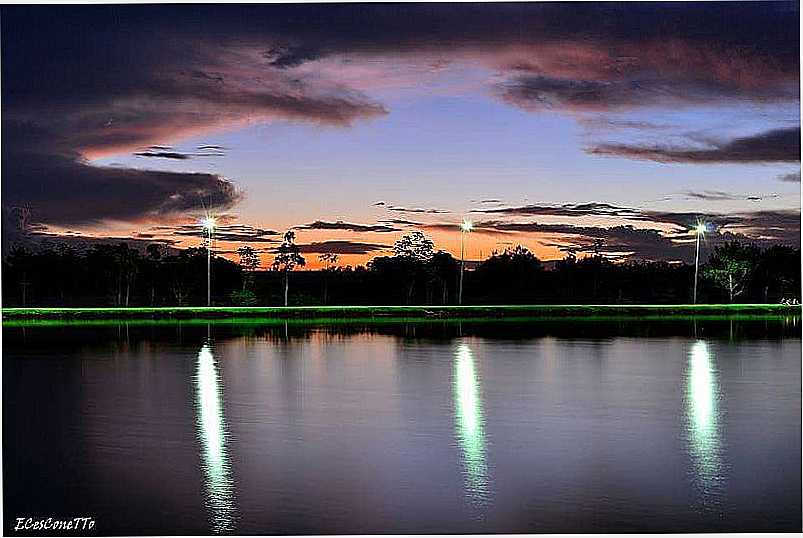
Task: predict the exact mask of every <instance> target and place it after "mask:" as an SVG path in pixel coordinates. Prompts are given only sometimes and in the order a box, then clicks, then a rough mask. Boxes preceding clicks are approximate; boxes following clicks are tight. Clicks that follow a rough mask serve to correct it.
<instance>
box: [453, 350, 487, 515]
mask: <svg viewBox="0 0 803 538" xmlns="http://www.w3.org/2000/svg"><path fill="white" fill-rule="evenodd" d="M453 390H454V399H455V427H456V435H457V440H458V443H459V444H460V449H461V452H462V457H463V461H462V464H463V473H464V477H465V484H466V496H467V498H468V499H469V501H470V502H471V503H472V504H475V505H479V506H482V505H484V504H485V503H486V502H487V501H488V485H489V480H488V465H487V463H486V457H485V415H484V413H483V409H482V398H481V395H480V384H479V380H478V378H477V373H476V370H475V366H474V356H473V354H472V352H471V348H469V347H468V345H466V344H464V343H463V344H460V345H458V346H457V349H456V350H455V363H454V381H453Z"/></svg>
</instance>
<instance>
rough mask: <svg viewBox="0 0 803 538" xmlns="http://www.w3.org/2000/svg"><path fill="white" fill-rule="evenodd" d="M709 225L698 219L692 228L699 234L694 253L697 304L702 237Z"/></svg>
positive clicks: (695, 297) (695, 233)
mask: <svg viewBox="0 0 803 538" xmlns="http://www.w3.org/2000/svg"><path fill="white" fill-rule="evenodd" d="M707 226H708V225H707V224H706V223H705V222H703V221H697V226H695V227H694V229H693V230H692V231H693V233H694V235H696V236H697V241H696V243H697V246H696V248H695V253H694V304H697V274H698V273H699V271H700V238H701V237H702V236H704V235H705V232H706V231H707Z"/></svg>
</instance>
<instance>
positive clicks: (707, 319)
mask: <svg viewBox="0 0 803 538" xmlns="http://www.w3.org/2000/svg"><path fill="white" fill-rule="evenodd" d="M199 321H200V320H172V321H168V320H151V321H139V320H138V321H134V320H132V321H130V322H119V321H111V322H98V323H92V322H82V323H81V324H75V325H70V326H69V331H70V339H69V341H64V342H61V343H60V344H59V346H58V347H59V350H60V351H65V352H69V351H70V350H80V349H84V348H88V349H92V348H96V347H104V348H108V346H109V345H110V343H111V344H113V345H114V344H116V345H118V346H119V347H120V349H124V346H125V345H130V346H132V347H133V346H136V345H139V344H140V343H141V342H152V343H156V342H170V343H175V342H182V341H188V342H189V341H194V342H197V341H198V340H199V339H203V338H205V337H206V332H207V331H206V328H207V325H208V324H209V325H211V326H213V327H214V330H215V339H216V340H217V341H218V342H223V341H226V340H230V339H235V338H243V337H244V338H246V339H258V340H265V341H268V342H275V343H279V342H282V341H284V342H288V341H289V342H292V341H293V340H295V339H310V338H314V339H320V340H321V341H324V340H326V339H337V338H343V339H345V338H349V337H352V336H354V335H382V336H396V337H401V338H404V339H411V340H423V339H439V340H459V339H461V338H462V337H482V338H488V339H496V338H503V339H505V340H533V339H537V338H543V337H549V336H554V337H557V338H566V339H575V338H577V337H578V336H582V338H583V339H585V340H587V341H591V342H593V341H597V340H598V341H605V340H608V339H610V338H613V337H617V336H627V337H669V336H680V337H694V338H697V337H699V338H717V337H730V335H731V333H732V334H733V338H734V339H735V340H738V339H751V338H756V337H758V338H762V339H767V338H769V339H782V338H788V337H799V336H800V316H789V315H786V316H780V315H778V316H696V317H680V316H679V317H665V318H661V319H655V320H653V319H649V320H645V319H641V318H638V317H634V316H629V317H624V318H619V319H617V318H586V319H532V320H515V319H514V320H506V319H500V320H487V319H486V320H476V319H463V320H457V319H449V320H446V319H440V320H434V319H433V320H420V321H410V320H404V319H402V320H394V319H382V318H375V319H373V320H370V321H368V320H348V319H343V320H336V321H321V320H318V321H305V320H287V321H285V320H265V319H245V320H237V319H234V320H213V321H208V320H204V321H203V322H200V323H199ZM3 330H4V333H3V336H5V337H6V338H8V339H9V342H12V343H14V342H16V341H17V340H20V341H21V340H22V332H23V326H15V325H14V324H13V323H10V324H8V325H6V324H4V326H3ZM24 330H25V333H26V337H27V341H28V342H27V343H28V345H29V346H31V347H30V349H31V350H34V349H46V348H48V347H49V346H50V344H49V342H50V341H51V340H52V336H51V335H53V334H54V333H56V332H58V331H61V330H63V328H62V329H60V328H59V326H58V325H55V326H48V325H37V324H36V323H28V324H25V325H24ZM65 346H66V347H65Z"/></svg>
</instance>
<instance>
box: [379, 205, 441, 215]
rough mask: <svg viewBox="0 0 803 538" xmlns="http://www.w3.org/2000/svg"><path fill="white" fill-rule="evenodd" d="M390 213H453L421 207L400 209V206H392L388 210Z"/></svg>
mask: <svg viewBox="0 0 803 538" xmlns="http://www.w3.org/2000/svg"><path fill="white" fill-rule="evenodd" d="M387 209H388V211H394V212H396V213H431V214H438V213H451V211H448V210H446V209H436V208H430V209H423V208H420V207H398V206H390V207H388V208H387Z"/></svg>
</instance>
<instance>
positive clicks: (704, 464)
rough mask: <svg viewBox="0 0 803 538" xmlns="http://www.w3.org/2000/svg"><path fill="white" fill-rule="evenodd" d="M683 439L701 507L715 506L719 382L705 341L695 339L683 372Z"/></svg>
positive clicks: (719, 446)
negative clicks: (686, 445) (684, 397)
mask: <svg viewBox="0 0 803 538" xmlns="http://www.w3.org/2000/svg"><path fill="white" fill-rule="evenodd" d="M686 382H687V388H686V400H687V402H686V403H687V425H688V430H687V439H688V442H689V454H690V456H691V459H692V465H693V469H692V473H693V475H692V480H693V482H694V485H695V487H696V489H697V491H698V493H699V495H700V496H701V503H702V508H703V509H705V510H711V509H716V507H717V506H718V505H719V501H720V496H721V492H722V487H723V486H724V484H723V483H722V480H723V464H722V440H721V427H720V409H719V395H720V394H719V393H720V391H719V382H718V380H717V370H716V366H715V364H714V361H713V355H712V353H711V351H710V350H709V347H708V343H707V342H705V341H703V340H698V341H697V342H695V343H694V344H693V345H692V348H691V351H690V352H689V365H688V370H687V374H686Z"/></svg>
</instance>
